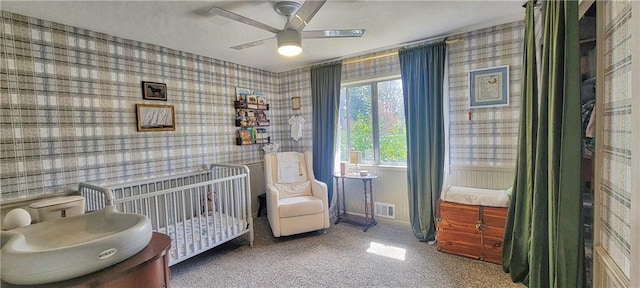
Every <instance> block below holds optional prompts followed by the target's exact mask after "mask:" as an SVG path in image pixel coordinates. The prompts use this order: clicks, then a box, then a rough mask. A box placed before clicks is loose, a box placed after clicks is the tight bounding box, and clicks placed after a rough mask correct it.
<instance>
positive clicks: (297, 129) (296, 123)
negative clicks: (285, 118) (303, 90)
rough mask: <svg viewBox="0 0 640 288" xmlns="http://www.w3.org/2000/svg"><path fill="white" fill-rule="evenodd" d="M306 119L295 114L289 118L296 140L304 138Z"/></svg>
mask: <svg viewBox="0 0 640 288" xmlns="http://www.w3.org/2000/svg"><path fill="white" fill-rule="evenodd" d="M304 122H305V120H304V118H302V116H297V115H293V116H291V117H290V118H289V126H291V138H293V140H294V141H298V140H300V138H302V124H304Z"/></svg>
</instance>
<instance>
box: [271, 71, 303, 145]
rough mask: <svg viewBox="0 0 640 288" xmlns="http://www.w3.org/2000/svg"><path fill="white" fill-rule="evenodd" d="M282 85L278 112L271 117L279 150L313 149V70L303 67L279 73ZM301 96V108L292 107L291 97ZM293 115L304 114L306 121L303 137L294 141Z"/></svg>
mask: <svg viewBox="0 0 640 288" xmlns="http://www.w3.org/2000/svg"><path fill="white" fill-rule="evenodd" d="M278 77H279V79H280V87H279V93H278V100H276V101H278V102H277V104H278V105H277V107H280V108H279V109H278V111H277V112H275V111H274V113H272V114H273V116H272V117H271V119H272V120H271V123H272V126H275V127H277V129H274V132H273V133H274V135H275V139H277V140H276V143H278V144H280V150H279V151H297V152H304V151H310V150H312V149H313V141H312V139H311V138H312V137H313V135H312V127H313V126H312V122H313V119H312V110H313V109H312V107H311V70H310V69H309V68H302V69H297V70H292V71H288V72H282V73H280V74H278ZM292 97H300V110H293V109H291V98H292ZM293 115H298V116H302V118H304V120H305V122H304V124H303V126H302V129H303V130H302V138H300V139H299V140H298V141H294V140H293V139H292V138H291V127H290V126H289V122H288V121H289V118H290V117H291V116H293Z"/></svg>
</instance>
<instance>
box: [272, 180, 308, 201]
mask: <svg viewBox="0 0 640 288" xmlns="http://www.w3.org/2000/svg"><path fill="white" fill-rule="evenodd" d="M273 186H274V187H275V188H276V189H278V197H279V199H284V198H289V197H295V196H311V182H310V181H304V182H298V183H287V184H281V183H274V184H273Z"/></svg>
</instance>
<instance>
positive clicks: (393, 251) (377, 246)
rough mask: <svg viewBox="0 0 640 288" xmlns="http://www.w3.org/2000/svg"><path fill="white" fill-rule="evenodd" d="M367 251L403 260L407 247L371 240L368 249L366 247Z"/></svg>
mask: <svg viewBox="0 0 640 288" xmlns="http://www.w3.org/2000/svg"><path fill="white" fill-rule="evenodd" d="M367 253H371V254H376V255H380V256H384V257H389V258H392V259H396V260H400V261H404V255H405V254H406V253H407V249H403V248H399V247H395V246H389V245H384V244H382V243H377V242H373V241H371V243H370V244H369V249H367Z"/></svg>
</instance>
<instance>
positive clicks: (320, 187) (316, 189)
mask: <svg viewBox="0 0 640 288" xmlns="http://www.w3.org/2000/svg"><path fill="white" fill-rule="evenodd" d="M311 194H313V196H315V197H318V198H320V199H322V202H324V203H325V207H324V209H323V210H324V213H323V214H324V216H323V217H324V228H325V229H326V228H329V227H330V226H331V224H330V223H329V207H331V203H329V196H328V192H327V184H326V183H324V182H320V181H318V180H316V179H312V180H311Z"/></svg>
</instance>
